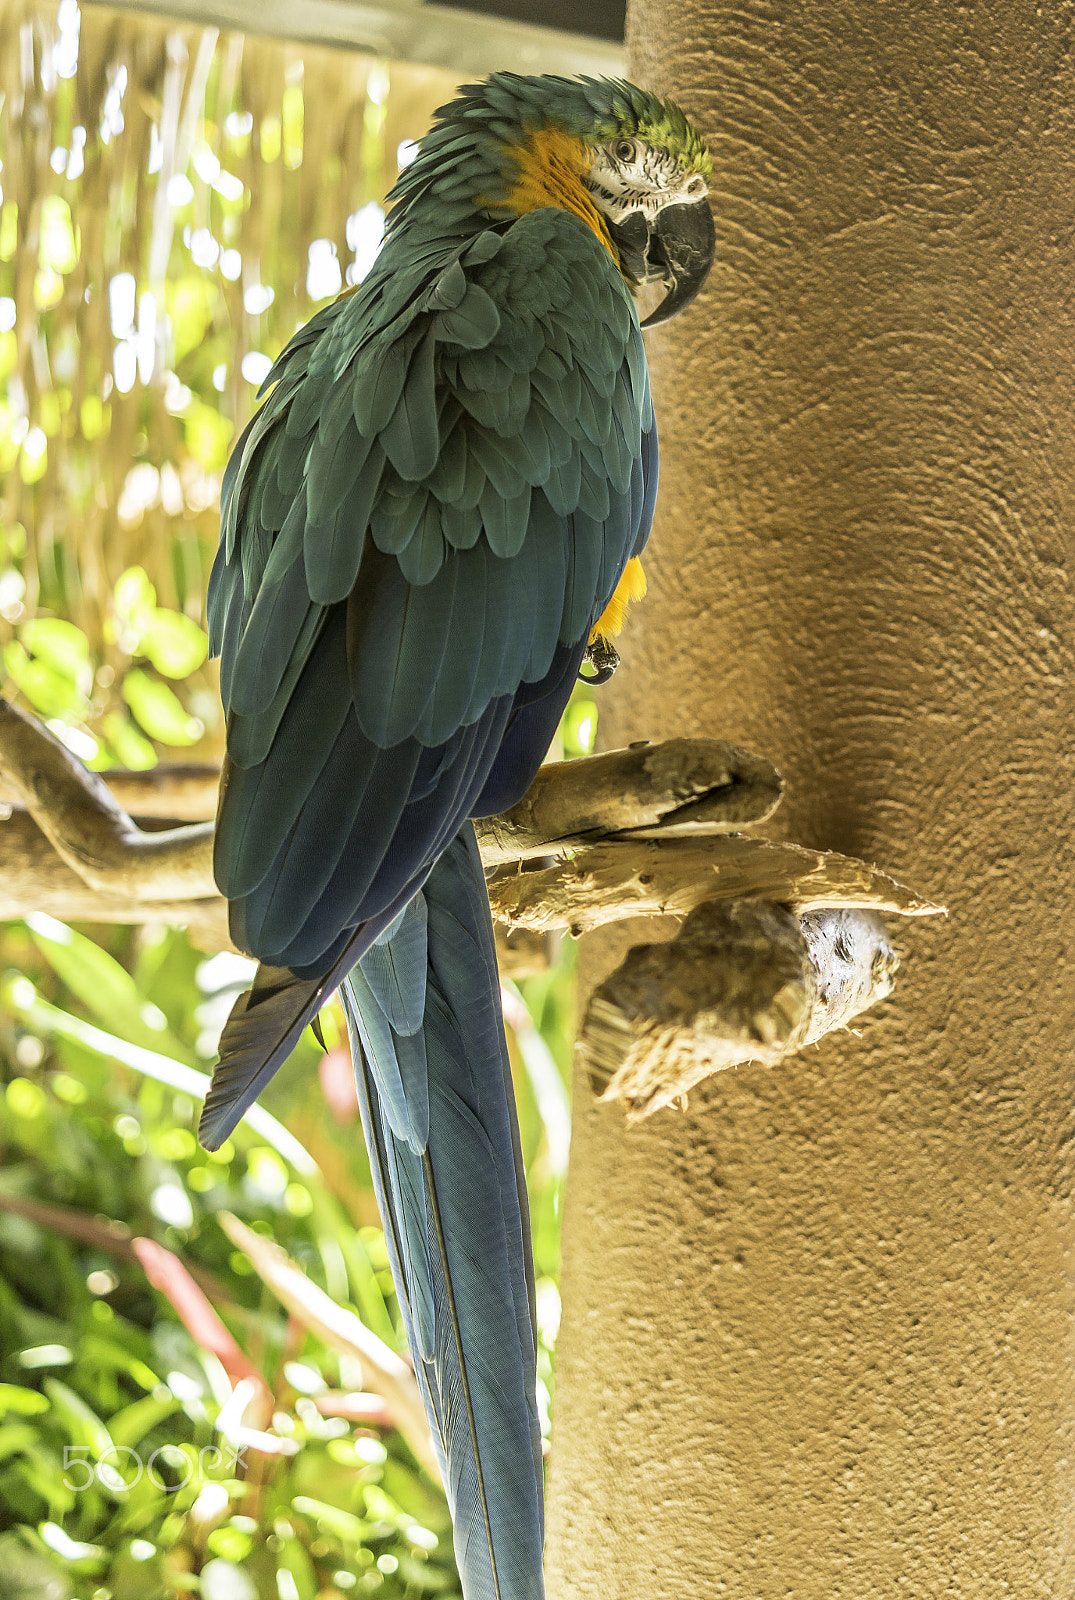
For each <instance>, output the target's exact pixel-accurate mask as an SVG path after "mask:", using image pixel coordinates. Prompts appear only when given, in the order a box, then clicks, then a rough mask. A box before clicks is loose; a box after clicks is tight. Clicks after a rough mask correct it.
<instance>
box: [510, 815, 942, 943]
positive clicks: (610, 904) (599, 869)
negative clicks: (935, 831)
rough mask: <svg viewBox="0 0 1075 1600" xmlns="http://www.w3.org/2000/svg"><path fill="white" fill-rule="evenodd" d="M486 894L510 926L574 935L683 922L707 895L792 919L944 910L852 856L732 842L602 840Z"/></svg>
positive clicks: (513, 876)
mask: <svg viewBox="0 0 1075 1600" xmlns="http://www.w3.org/2000/svg"><path fill="white" fill-rule="evenodd" d="M489 897H490V900H491V901H492V905H493V915H494V917H497V918H499V919H500V920H501V921H502V922H506V923H507V924H508V926H509V927H512V928H515V927H518V928H533V929H541V928H555V927H568V928H570V929H571V931H572V933H574V934H580V933H589V932H590V931H591V930H592V929H593V928H600V927H601V926H602V925H603V924H604V923H606V922H615V921H618V920H619V919H620V918H622V917H650V916H663V915H666V914H668V913H671V914H673V915H677V916H683V915H685V914H686V913H687V912H688V911H692V910H693V909H694V907H695V906H697V905H700V904H701V903H702V902H703V901H705V900H712V899H714V898H716V897H720V898H722V899H723V898H725V897H727V898H729V899H743V900H773V901H777V902H778V903H780V904H781V905H789V906H793V907H794V908H795V909H796V910H797V911H799V912H802V911H808V910H811V909H812V908H815V907H819V906H858V907H860V908H862V909H863V910H871V911H895V912H898V913H899V914H900V915H901V916H905V917H929V916H936V915H937V914H938V913H939V912H940V911H942V910H943V907H941V906H939V905H935V904H933V902H932V901H929V900H923V899H921V898H920V897H919V896H918V895H916V894H914V893H913V891H912V890H910V889H907V888H905V887H904V886H903V885H902V884H900V883H897V882H896V880H895V878H890V877H889V876H888V874H887V873H886V872H881V871H879V870H878V869H877V868H876V867H870V866H867V865H866V863H865V862H864V861H857V860H855V859H854V858H853V857H851V856H841V855H837V854H836V853H835V852H829V851H825V850H804V849H803V848H802V846H801V845H797V844H782V843H779V842H777V841H774V840H771V839H748V838H743V837H740V836H736V837H733V838H727V839H721V840H719V841H703V840H694V839H669V840H667V841H665V840H663V839H659V840H656V839H654V840H649V841H647V842H646V843H645V844H643V845H641V846H636V847H634V848H633V849H631V850H630V853H627V852H626V851H625V850H624V849H623V847H622V846H621V845H620V844H619V842H617V841H612V840H607V841H605V842H604V843H602V844H599V845H594V846H592V847H589V848H586V849H583V850H580V851H579V852H578V854H577V855H575V856H574V857H572V858H571V859H570V860H566V861H560V862H557V864H556V865H555V866H553V867H547V868H545V869H543V870H542V871H539V872H503V871H502V872H499V873H497V875H496V877H495V878H493V880H492V882H491V883H490V885H489Z"/></svg>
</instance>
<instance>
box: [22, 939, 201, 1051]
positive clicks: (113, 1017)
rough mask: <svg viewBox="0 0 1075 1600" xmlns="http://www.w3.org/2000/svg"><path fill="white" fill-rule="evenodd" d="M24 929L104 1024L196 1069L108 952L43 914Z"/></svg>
mask: <svg viewBox="0 0 1075 1600" xmlns="http://www.w3.org/2000/svg"><path fill="white" fill-rule="evenodd" d="M26 926H27V927H28V928H29V929H30V933H31V935H32V937H33V940H34V943H35V944H36V945H37V948H38V949H39V950H40V951H41V954H42V955H43V956H44V957H45V959H46V960H47V961H48V963H49V965H50V966H51V967H52V969H53V971H55V972H56V973H57V974H58V975H59V976H60V977H61V978H62V979H63V981H64V983H66V984H67V986H68V988H69V989H70V990H71V991H72V993H73V994H76V995H77V996H78V998H79V999H80V1000H81V1001H82V1004H83V1005H84V1006H85V1007H86V1008H87V1010H88V1011H90V1012H91V1013H92V1014H93V1016H95V1017H96V1018H97V1019H98V1020H99V1021H100V1022H102V1023H104V1024H106V1025H107V1026H108V1027H110V1028H114V1029H116V1030H117V1031H118V1032H119V1033H121V1034H122V1035H123V1037H124V1038H125V1039H129V1040H130V1041H131V1043H132V1044H138V1045H142V1046H143V1047H144V1048H145V1049H147V1050H155V1051H159V1052H161V1053H162V1054H164V1055H168V1056H171V1057H173V1058H174V1059H175V1060H177V1061H182V1062H184V1063H185V1064H186V1065H187V1066H193V1064H194V1052H193V1051H192V1050H190V1049H189V1048H188V1047H187V1046H186V1045H185V1044H184V1043H183V1042H182V1040H181V1039H177V1038H176V1036H175V1034H174V1033H172V1031H171V1029H170V1028H169V1027H168V1023H167V1019H166V1018H165V1016H164V1014H163V1013H162V1012H161V1011H160V1010H158V1008H157V1007H156V1006H154V1005H153V1004H152V1003H151V1002H149V1001H147V1000H146V999H145V997H144V995H143V994H142V993H141V991H140V990H139V989H138V986H137V985H136V984H135V981H134V979H133V978H132V977H131V975H130V973H129V972H127V971H126V970H125V969H124V968H123V967H122V966H120V964H119V962H118V961H116V960H115V958H114V957H113V956H110V955H109V954H108V952H107V951H106V950H102V949H101V947H100V945H97V944H95V943H94V942H93V940H92V939H87V937H86V935H85V934H84V933H79V932H77V931H76V930H75V929H74V928H69V927H68V926H67V924H66V923H63V922H58V921H57V920H56V919H55V918H54V917H49V916H45V915H43V914H41V913H35V914H31V915H30V916H28V917H27V918H26Z"/></svg>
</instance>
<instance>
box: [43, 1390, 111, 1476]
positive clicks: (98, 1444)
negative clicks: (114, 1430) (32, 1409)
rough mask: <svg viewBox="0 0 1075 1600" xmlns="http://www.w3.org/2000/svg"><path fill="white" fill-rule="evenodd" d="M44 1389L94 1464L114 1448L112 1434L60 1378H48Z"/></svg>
mask: <svg viewBox="0 0 1075 1600" xmlns="http://www.w3.org/2000/svg"><path fill="white" fill-rule="evenodd" d="M44 1389H45V1393H46V1394H47V1395H48V1397H49V1400H50V1401H51V1402H52V1409H53V1410H54V1411H55V1413H56V1415H57V1417H58V1418H59V1420H60V1421H61V1422H62V1423H63V1425H64V1427H65V1428H66V1429H67V1432H68V1435H69V1437H70V1439H71V1440H72V1442H73V1443H74V1444H76V1445H84V1446H85V1447H86V1449H88V1450H89V1451H90V1454H91V1455H92V1456H93V1459H94V1460H95V1461H99V1460H100V1459H101V1457H102V1456H103V1455H105V1454H107V1453H108V1452H109V1451H111V1450H112V1449H113V1448H114V1441H113V1439H112V1435H111V1434H110V1433H109V1431H108V1429H107V1428H106V1427H105V1425H104V1423H103V1422H102V1421H101V1419H100V1417H99V1416H98V1415H97V1413H96V1411H94V1410H93V1408H92V1406H88V1405H87V1404H86V1402H85V1400H83V1399H82V1397H81V1395H78V1394H76V1393H75V1391H74V1390H73V1389H72V1388H70V1387H69V1386H68V1385H67V1384H66V1383H64V1382H63V1381H62V1379H60V1378H46V1379H45V1383H44Z"/></svg>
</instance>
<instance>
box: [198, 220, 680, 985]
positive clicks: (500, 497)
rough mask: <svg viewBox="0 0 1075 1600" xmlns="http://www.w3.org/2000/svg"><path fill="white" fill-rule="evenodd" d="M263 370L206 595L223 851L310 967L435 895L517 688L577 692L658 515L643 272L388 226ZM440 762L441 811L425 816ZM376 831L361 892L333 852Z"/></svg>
mask: <svg viewBox="0 0 1075 1600" xmlns="http://www.w3.org/2000/svg"><path fill="white" fill-rule="evenodd" d="M267 381H268V383H269V385H270V392H269V394H268V397H267V399H266V401H265V403H264V405H263V407H262V409H261V411H260V412H259V413H258V415H257V416H256V417H255V419H254V421H253V422H252V423H251V424H250V426H249V427H248V429H247V430H246V432H245V434H244V436H243V438H242V439H241V440H240V442H239V444H238V445H237V447H236V450H235V452H234V454H233V457H232V461H231V463H230V465H229V469H228V475H227V478H226V481H225V487H224V497H223V518H222V538H221V545H220V550H219V552H218V557H217V563H216V566H215V568H214V572H213V578H212V583H211V589H210V629H211V638H212V642H213V645H214V647H215V648H217V649H219V650H220V651H221V654H222V662H221V689H222V694H223V697H224V702H225V706H226V709H227V712H228V762H227V771H226V774H225V782H224V784H223V786H222V799H221V806H220V813H219V817H218V826H217V836H216V856H215V865H216V871H217V877H218V882H219V884H220V887H221V889H222V890H223V892H224V893H225V894H226V895H227V897H228V899H229V901H230V902H231V904H232V925H233V934H234V936H235V937H236V938H237V939H239V940H240V941H241V942H242V943H243V944H244V946H245V947H246V948H248V949H250V950H251V951H252V952H253V953H254V954H256V955H258V956H259V957H261V958H262V959H264V960H266V961H269V962H270V963H271V964H273V965H277V966H292V967H295V968H297V969H301V970H302V971H303V972H304V973H305V974H307V975H310V974H312V973H313V972H314V971H315V969H316V968H318V966H320V969H321V970H322V971H324V970H326V969H327V967H328V966H329V965H331V962H332V960H333V959H334V958H335V956H336V954H337V953H338V950H339V948H341V944H340V941H341V940H343V939H344V938H345V937H346V936H349V933H350V932H351V931H353V930H354V929H355V928H356V927H358V925H359V924H360V923H361V922H362V921H363V920H364V919H365V918H367V917H369V916H371V915H375V914H377V913H379V912H380V911H382V910H383V909H384V908H385V907H386V906H387V905H388V904H390V903H391V902H393V901H394V900H395V899H396V898H398V897H399V896H400V895H401V894H402V892H403V891H404V889H406V888H408V887H410V888H411V889H412V890H413V888H416V887H417V886H418V884H419V883H420V881H421V877H422V875H423V873H424V872H425V871H427V870H428V868H429V865H430V864H431V862H432V860H433V859H434V856H435V853H436V852H435V850H434V848H433V838H434V835H436V837H437V838H438V839H439V841H440V844H439V847H440V848H443V844H444V841H445V838H446V837H451V835H452V833H453V832H454V831H455V829H456V828H457V827H458V825H459V822H460V821H461V820H462V818H463V817H464V816H466V815H467V814H468V813H469V810H470V809H472V808H473V806H474V804H475V803H476V801H477V798H478V796H479V794H480V793H481V792H482V790H483V789H484V788H485V785H486V782H487V780H488V779H489V777H490V773H491V771H492V769H493V766H494V764H495V759H496V755H497V751H498V749H499V745H500V742H501V740H502V738H503V735H504V731H505V727H506V724H507V723H508V722H509V721H510V720H511V717H512V715H513V707H514V703H515V700H516V698H517V697H518V695H519V692H520V690H521V689H527V691H528V692H529V688H530V687H533V686H541V685H547V686H548V688H549V692H555V694H556V695H557V696H560V695H561V692H562V693H563V694H564V695H565V696H566V691H567V688H568V687H569V681H570V675H569V674H567V673H566V672H565V670H564V668H565V663H566V661H567V660H568V658H570V657H571V656H573V654H574V653H576V652H577V651H578V650H579V649H580V648H585V640H586V638H587V637H588V634H589V631H590V628H591V626H592V624H593V621H594V620H595V618H596V617H597V616H598V615H599V614H600V612H601V611H602V610H603V608H604V606H605V604H606V602H607V600H608V598H609V596H610V595H611V593H612V591H613V589H614V588H615V585H616V582H617V581H618V578H619V576H620V573H621V571H622V569H623V566H624V564H625V562H626V561H627V559H628V557H629V556H630V555H631V554H632V553H634V551H635V550H636V548H637V546H638V544H639V542H640V539H644V537H645V533H646V531H648V512H646V511H645V507H646V504H647V500H649V501H650V502H651V496H650V495H649V494H648V488H647V483H646V479H647V471H646V465H647V442H648V441H649V440H651V438H652V432H653V429H652V408H651V405H650V398H649V388H648V382H647V379H646V368H645V357H644V352H643V350H642V341H641V335H640V332H639V327H638V320H637V316H636V314H635V311H634V308H633V304H632V302H631V299H630V295H629V293H628V291H627V288H626V286H625V284H624V283H623V281H622V279H621V278H620V276H619V274H618V272H617V271H616V269H615V267H614V265H613V263H612V261H611V258H610V257H609V256H608V253H607V251H606V250H605V249H604V247H603V246H602V244H601V243H600V241H599V240H598V239H597V238H596V237H595V235H594V234H593V233H592V232H591V231H590V230H589V229H588V228H587V227H586V226H585V224H584V223H583V222H581V221H580V220H579V219H578V218H577V217H574V216H573V215H571V214H569V213H565V212H561V211H557V210H551V209H550V210H544V211H538V212H534V213H531V214H530V215H528V216H524V217H522V218H520V219H519V220H518V221H516V222H515V223H513V224H511V225H510V226H507V227H504V228H502V229H501V230H499V231H497V230H495V229H486V230H485V231H482V232H479V233H477V234H476V235H472V236H471V237H469V238H452V239H448V240H445V239H440V240H436V239H425V240H421V239H420V240H418V242H417V243H415V241H414V240H413V239H409V238H398V239H392V240H390V241H389V243H388V245H386V247H385V250H384V252H383V253H382V257H381V258H380V259H379V262H378V264H377V266H376V268H375V270H374V273H373V275H371V278H370V279H369V280H367V282H366V283H365V284H363V286H362V287H361V288H360V289H359V290H358V291H357V292H355V293H354V294H352V295H349V296H346V297H343V298H341V299H340V300H339V301H336V302H335V303H334V304H333V305H331V306H329V307H327V308H326V309H325V310H324V311H322V312H321V313H319V314H318V316H317V317H316V318H315V319H314V321H313V323H311V324H308V325H307V327H306V328H304V329H302V330H301V332H300V333H299V334H298V335H297V336H296V339H295V340H294V341H293V342H292V344H291V345H290V346H289V347H288V348H287V349H286V350H285V351H284V353H283V354H282V356H281V357H280V358H279V360H278V361H277V363H276V365H275V367H274V368H273V371H272V372H271V373H270V376H269V379H268V380H267ZM649 476H650V477H652V472H651V473H650V474H649ZM516 742H518V741H516ZM543 753H544V752H543V751H537V752H536V754H535V758H534V760H535V764H536V761H537V760H540V757H541V755H542V754H543ZM520 770H521V769H520ZM431 772H434V773H435V774H436V776H435V778H434V779H433V786H434V787H435V788H439V791H440V798H441V802H443V803H438V804H431V805H428V806H425V807H424V808H421V807H420V806H418V805H417V800H418V796H419V794H420V792H421V791H422V789H423V786H425V787H426V788H428V785H429V782H430V777H429V774H430V773H431ZM501 787H502V786H501ZM330 815H331V816H332V817H334V818H335V825H334V827H333V828H332V829H331V830H329V832H330V833H331V837H329V833H327V832H326V826H325V821H326V816H330ZM374 819H376V820H377V823H378V826H374ZM364 833H365V834H366V835H367V836H368V838H369V842H370V844H371V845H372V843H373V842H374V840H375V839H377V838H380V840H381V848H382V850H383V852H384V860H383V861H380V862H376V863H374V865H375V866H376V868H377V870H375V871H373V872H371V873H369V874H368V881H367V882H365V883H361V882H357V880H352V878H351V877H350V876H348V874H350V873H351V871H352V867H353V857H354V852H353V851H348V850H347V849H345V848H343V844H344V841H346V840H347V839H348V838H350V837H352V836H354V835H358V836H361V835H362V834H364ZM341 874H343V885H342V886H341V883H340V882H338V881H337V880H338V879H339V878H340V875H341ZM352 884H354V892H353V893H352V892H350V888H349V886H351V885H352ZM292 935H293V937H291V936H292Z"/></svg>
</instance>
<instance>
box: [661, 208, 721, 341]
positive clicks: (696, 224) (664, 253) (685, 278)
mask: <svg viewBox="0 0 1075 1600" xmlns="http://www.w3.org/2000/svg"><path fill="white" fill-rule="evenodd" d="M716 247H717V230H716V228H715V227H714V225H713V213H712V211H710V209H709V202H708V200H696V201H694V202H692V204H690V205H680V206H666V207H665V208H664V210H663V211H661V212H660V213H659V214H658V216H657V221H656V223H655V225H654V227H653V229H652V231H651V232H650V236H649V242H648V245H647V248H646V266H647V269H648V270H647V272H646V281H653V280H658V279H659V280H660V281H661V282H662V283H666V284H667V285H668V293H667V294H666V295H665V297H664V299H663V300H662V301H661V303H660V305H659V306H658V307H657V308H656V310H655V311H651V312H650V314H649V316H648V317H647V318H646V319H645V321H644V322H643V324H642V326H643V327H644V328H655V327H656V326H657V324H658V323H659V322H667V321H668V319H669V317H674V316H675V315H676V314H677V312H680V311H682V310H683V309H684V307H685V306H689V305H690V303H691V301H692V300H693V299H694V298H695V296H696V295H697V293H698V291H699V289H701V287H702V285H703V283H704V282H705V280H706V278H707V276H708V275H709V269H710V267H711V266H712V265H713V255H714V252H715V250H716Z"/></svg>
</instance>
